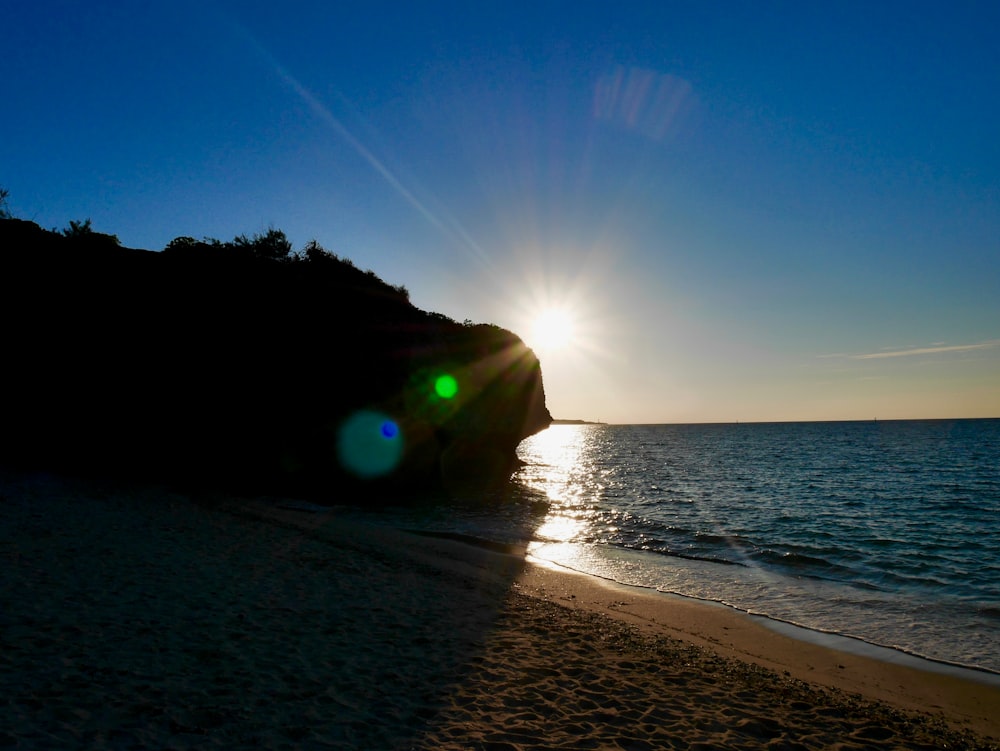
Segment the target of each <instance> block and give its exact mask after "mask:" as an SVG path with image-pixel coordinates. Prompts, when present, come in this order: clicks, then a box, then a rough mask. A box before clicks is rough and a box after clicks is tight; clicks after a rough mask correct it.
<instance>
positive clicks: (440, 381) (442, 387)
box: [434, 373, 458, 399]
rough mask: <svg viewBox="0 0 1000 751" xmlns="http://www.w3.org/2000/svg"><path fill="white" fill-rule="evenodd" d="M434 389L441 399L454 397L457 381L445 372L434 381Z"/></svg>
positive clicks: (456, 390)
mask: <svg viewBox="0 0 1000 751" xmlns="http://www.w3.org/2000/svg"><path fill="white" fill-rule="evenodd" d="M434 391H435V393H436V394H437V395H438V396H440V397H441V398H442V399H454V398H455V394H457V393H458V381H456V380H455V378H454V376H450V375H448V374H447V373H445V374H444V375H440V376H438V377H437V379H436V380H435V381H434Z"/></svg>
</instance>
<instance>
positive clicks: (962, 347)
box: [847, 339, 1000, 360]
mask: <svg viewBox="0 0 1000 751" xmlns="http://www.w3.org/2000/svg"><path fill="white" fill-rule="evenodd" d="M992 347H1000V339H991V340H990V341H987V342H980V343H978V344H951V345H942V346H934V347H916V348H912V349H897V350H891V351H888V352H869V353H864V354H859V355H847V357H849V358H850V359H852V360H876V359H881V358H885V357H909V356H912V355H936V354H939V353H941V352H969V351H972V350H977V349H990V348H992Z"/></svg>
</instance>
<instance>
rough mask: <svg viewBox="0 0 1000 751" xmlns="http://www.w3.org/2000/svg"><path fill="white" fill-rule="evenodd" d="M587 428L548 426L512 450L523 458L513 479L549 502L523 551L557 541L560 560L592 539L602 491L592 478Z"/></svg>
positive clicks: (590, 440) (590, 431) (591, 437)
mask: <svg viewBox="0 0 1000 751" xmlns="http://www.w3.org/2000/svg"><path fill="white" fill-rule="evenodd" d="M593 430H594V426H588V425H552V426H550V427H549V428H548V429H546V430H544V431H542V432H541V433H538V434H537V435H534V436H532V437H531V438H529V439H527V440H525V441H524V442H523V443H522V444H521V445H520V447H519V448H518V454H519V455H520V457H521V459H522V460H524V462H525V466H524V467H523V468H522V469H521V470H520V472H519V473H518V479H519V480H520V481H521V482H522V483H524V485H526V486H527V487H529V488H531V489H533V490H535V491H537V492H540V493H544V494H545V496H546V498H547V499H548V501H549V511H548V514H546V516H545V518H544V519H543V520H542V523H541V524H540V525H539V527H538V528H537V529H536V530H535V540H534V541H533V542H532V543H531V544H530V545H529V546H528V553H529V555H530V554H531V553H532V552H537V551H538V550H539V549H540V548H542V547H551V546H553V545H558V546H560V547H561V548H563V550H562V553H561V555H560V559H561V560H564V559H565V557H566V555H567V552H568V551H569V549H570V548H574V547H577V546H578V545H579V544H581V543H587V542H590V541H592V537H593V534H592V533H593V528H594V522H595V520H596V517H597V515H598V505H597V501H598V495H599V493H600V491H601V489H602V488H601V486H600V485H599V484H595V482H594V480H593V477H594V475H595V473H594V472H593V466H592V465H593V461H594V457H593V445H592V444H593V441H594V435H593ZM571 544H575V545H571ZM571 557H572V556H571Z"/></svg>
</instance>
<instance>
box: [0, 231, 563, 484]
mask: <svg viewBox="0 0 1000 751" xmlns="http://www.w3.org/2000/svg"><path fill="white" fill-rule="evenodd" d="M0 280H2V282H0V285H2V287H3V289H2V295H0V299H2V302H0V314H2V316H3V320H4V322H5V332H6V336H5V342H4V348H5V353H4V354H5V357H4V361H5V363H6V365H5V367H4V370H5V379H4V380H5V383H6V388H5V398H4V402H5V409H4V412H5V415H4V420H3V423H2V426H0V450H2V451H3V455H4V457H6V459H7V460H8V461H10V460H13V461H17V462H20V463H29V464H35V465H39V466H45V467H52V468H57V469H74V470H88V471H89V470H98V471H101V472H108V471H110V472H115V473H129V474H132V475H137V476H143V477H154V478H159V479H173V478H184V479H187V480H192V481H196V482H213V483H223V484H225V485H227V486H230V487H233V486H238V487H243V488H247V489H267V490H269V491H271V492H284V493H291V494H302V493H307V494H313V493H319V494H324V495H326V494H330V493H335V492H336V491H337V489H341V488H345V487H347V488H350V487H353V486H356V485H359V484H361V485H365V486H374V487H390V488H392V489H393V490H398V489H400V488H405V489H410V488H416V487H433V486H440V485H442V484H443V485H445V486H446V487H447V486H454V485H456V484H462V483H465V482H479V481H485V480H496V479H502V478H505V477H508V476H509V473H510V470H511V468H512V465H513V461H514V458H515V457H514V449H515V447H516V446H517V444H518V443H519V442H520V441H521V440H522V439H523V438H525V437H526V436H528V435H531V434H532V433H534V432H537V431H538V430H541V429H543V428H544V427H546V426H547V425H548V424H549V422H550V420H551V417H550V415H549V413H548V410H547V409H546V407H545V397H544V392H543V387H542V377H541V371H540V368H539V364H538V360H537V358H536V357H535V356H534V353H532V352H531V350H530V349H528V348H527V347H526V346H525V345H524V343H523V342H522V341H521V340H520V339H519V338H518V337H517V336H515V335H514V334H512V333H510V332H508V331H505V330H503V329H500V328H498V327H496V326H491V325H470V324H468V323H466V324H460V323H457V322H455V321H453V320H451V319H450V318H447V317H445V316H443V315H440V314H435V313H428V312H425V311H422V310H419V309H418V308H416V307H414V306H413V305H412V304H411V303H410V301H409V295H408V293H407V291H406V289H405V288H404V287H402V286H392V285H390V284H387V283H385V282H383V281H382V280H381V279H379V278H378V277H377V276H376V275H375V274H374V273H372V272H370V271H369V272H366V271H361V270H360V269H358V268H356V267H355V266H354V265H353V264H352V263H351V262H350V261H348V260H346V259H342V258H339V257H337V256H336V255H334V254H333V253H330V252H328V251H326V250H324V249H323V248H322V247H321V246H319V245H318V244H317V243H315V242H312V243H309V244H308V245H307V246H306V247H305V248H304V249H303V250H302V251H301V252H298V253H296V252H293V250H292V246H291V244H290V243H289V241H288V240H287V238H286V237H285V235H284V233H282V232H281V231H279V230H275V229H272V230H269V231H267V232H265V233H263V234H260V235H254V236H252V237H246V236H244V235H240V236H237V237H236V238H234V239H233V240H232V241H230V242H220V241H217V240H203V241H198V240H195V239H193V238H189V237H179V238H177V239H175V240H173V241H171V242H170V243H169V244H168V245H167V247H166V248H165V249H164V250H163V251H160V252H152V251H147V250H136V249H129V248H124V247H121V245H120V244H119V242H118V239H117V238H116V237H114V236H113V235H106V234H101V233H97V232H94V231H93V229H92V228H91V227H90V223H89V221H87V222H73V223H71V224H70V226H69V227H68V228H67V229H66V230H64V231H62V232H56V231H54V230H53V231H47V230H44V229H42V228H40V227H39V226H38V225H36V224H34V223H31V222H26V221H21V220H17V219H13V218H9V215H8V216H7V217H3V218H0Z"/></svg>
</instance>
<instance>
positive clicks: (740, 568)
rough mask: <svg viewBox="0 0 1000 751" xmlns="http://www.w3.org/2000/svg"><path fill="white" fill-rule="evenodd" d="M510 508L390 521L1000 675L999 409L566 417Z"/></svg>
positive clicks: (457, 506)
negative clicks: (661, 420) (958, 413)
mask: <svg viewBox="0 0 1000 751" xmlns="http://www.w3.org/2000/svg"><path fill="white" fill-rule="evenodd" d="M518 454H519V456H520V458H521V459H522V460H523V461H524V463H525V464H524V466H523V468H521V469H520V470H519V471H518V472H517V474H516V475H515V476H514V485H515V487H516V488H519V489H520V493H519V494H518V493H515V496H514V499H513V500H510V499H508V500H507V501H506V502H505V503H501V504H492V503H490V504H485V505H483V504H470V503H463V502H461V500H456V502H455V503H454V504H452V505H451V506H445V507H441V506H435V507H434V508H433V509H432V510H426V509H425V510H424V511H419V512H408V513H409V514H410V515H409V516H408V518H406V519H395V520H394V522H393V523H397V524H403V525H404V526H409V527H413V528H419V529H424V530H435V531H439V532H450V533H458V534H462V535H468V536H471V537H475V538H479V539H485V540H494V541H501V542H512V541H516V540H517V539H523V540H526V541H528V542H529V545H528V554H529V555H530V556H532V557H533V558H535V559H537V560H541V561H548V562H551V563H554V564H558V565H560V566H563V567H566V568H570V569H574V570H577V571H580V572H584V573H588V574H592V575H596V576H601V577H604V578H607V579H611V580H614V581H617V582H620V583H623V584H629V585H636V586H642V587H646V588H652V589H656V590H660V591H663V592H670V593H676V594H680V595H685V596H689V597H697V598H701V599H704V600H710V601H714V602H718V603H723V604H726V605H729V606H731V607H734V608H738V609H740V610H743V611H746V612H748V613H752V614H756V615H759V616H763V617H766V618H767V619H770V620H771V621H772V622H774V623H786V624H796V625H798V626H802V627H805V628H806V629H810V630H813V631H814V632H816V633H820V632H824V633H829V634H839V635H843V636H847V637H854V638H855V639H860V640H863V641H864V642H868V643H870V644H875V645H881V646H884V647H890V648H892V649H895V650H899V651H900V652H906V653H909V654H913V655H918V656H921V657H926V658H930V659H932V660H936V661H941V662H945V663H952V664H956V665H961V666H968V667H974V668H979V669H981V670H985V671H993V672H1000V420H931V421H891V422H874V421H873V422H827V423H774V424H761V423H757V424H732V425H717V424H715V425H632V426H629V425H553V426H551V427H550V428H548V429H547V430H545V431H543V432H542V433H539V434H538V435H535V436H533V437H531V438H529V439H527V440H525V441H524V442H522V444H521V445H520V447H519V449H518Z"/></svg>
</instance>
